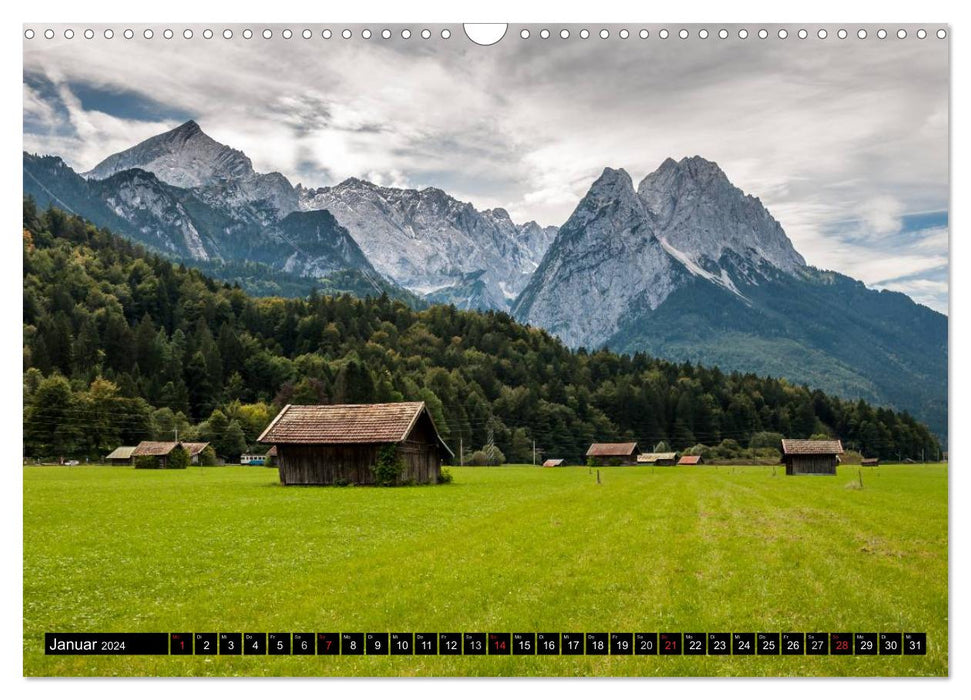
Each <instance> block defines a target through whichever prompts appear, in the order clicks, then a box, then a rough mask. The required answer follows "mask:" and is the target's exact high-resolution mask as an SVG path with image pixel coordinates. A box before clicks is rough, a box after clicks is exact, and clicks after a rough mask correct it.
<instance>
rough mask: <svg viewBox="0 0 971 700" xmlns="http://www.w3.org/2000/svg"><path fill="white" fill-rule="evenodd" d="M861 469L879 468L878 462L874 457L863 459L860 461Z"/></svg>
mask: <svg viewBox="0 0 971 700" xmlns="http://www.w3.org/2000/svg"><path fill="white" fill-rule="evenodd" d="M860 466H861V467H879V466H880V460H879V459H877V458H876V457H864V458H863V459H861V460H860Z"/></svg>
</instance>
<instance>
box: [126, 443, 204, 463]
mask: <svg viewBox="0 0 971 700" xmlns="http://www.w3.org/2000/svg"><path fill="white" fill-rule="evenodd" d="M208 446H209V443H208V442H157V441H154V440H142V441H141V442H140V443H138V445H137V446H136V447H135V449H134V450H132V453H131V457H132V459H134V458H136V457H154V458H155V463H156V465H157V466H158V468H159V469H165V468H166V467H167V466H168V460H169V455H171V454H172V450H174V449H175V448H176V447H181V448H182V449H183V450H185V451H186V453H187V454H188V455H189V464H199V455H200V454H201V453H202V451H203V450H204V449H206V448H207V447H208Z"/></svg>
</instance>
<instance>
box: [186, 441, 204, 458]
mask: <svg viewBox="0 0 971 700" xmlns="http://www.w3.org/2000/svg"><path fill="white" fill-rule="evenodd" d="M207 447H209V443H208V442H183V443H182V449H184V450H185V451H186V452H188V453H189V456H190V457H195V456H196V455H197V454H199V453H200V452H202V451H203V450H204V449H206V448H207Z"/></svg>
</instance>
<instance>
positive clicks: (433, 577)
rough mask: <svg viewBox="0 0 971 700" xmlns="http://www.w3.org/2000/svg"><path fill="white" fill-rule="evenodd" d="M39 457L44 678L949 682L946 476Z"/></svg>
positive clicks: (31, 597)
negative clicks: (776, 636)
mask: <svg viewBox="0 0 971 700" xmlns="http://www.w3.org/2000/svg"><path fill="white" fill-rule="evenodd" d="M595 471H596V470H593V471H591V470H588V469H587V468H586V467H578V468H560V469H541V468H534V467H526V466H521V467H519V466H517V467H501V468H453V469H452V473H453V474H454V476H455V479H454V483H452V484H448V485H441V486H423V487H406V488H397V489H382V488H366V487H347V488H337V487H325V488H314V487H304V488H298V487H283V486H281V485H280V484H279V483H278V479H277V475H276V471H275V470H273V469H266V468H262V467H222V468H189V469H187V470H184V471H153V470H137V471H136V470H134V469H131V468H124V467H72V468H60V467H27V468H24V470H23V478H24V485H23V486H24V674H25V675H28V676H50V675H67V676H74V675H78V676H88V675H97V676H113V675H136V676H144V675H148V676H155V675H159V676H171V675H177V676H181V675H185V676H203V675H206V676H210V675H211V676H223V675H267V676H273V675H282V676H290V675H299V676H317V675H334V676H414V675H417V676H429V675H431V676H441V675H465V676H533V675H538V676H560V675H568V676H573V675H595V676H608V675H610V676H685V675H688V676H722V675H731V676H736V675H742V676H751V675H755V676H763V675H764V676H806V675H838V676H841V675H852V676H856V675H860V676H912V675H918V676H939V675H947V672H948V656H947V614H948V604H947V602H948V588H947V580H948V579H947V575H948V568H947V545H948V529H947V469H946V467H944V466H939V465H933V466H930V465H928V466H923V465H916V466H883V467H880V468H879V469H870V470H866V469H865V470H862V478H863V488H859V485H858V479H859V473H861V472H860V471H859V470H858V468H857V467H840V469H839V474H838V475H837V476H836V477H786V476H784V475H783V473H782V471H781V470H776V472H775V475H773V469H772V467H711V466H708V467H679V468H660V467H659V468H654V469H651V468H647V467H629V468H604V469H601V470H600V473H601V481H602V483H600V484H597V483H596V476H595V474H594V472H595ZM54 631H61V632H70V631H78V632H81V631H83V632H110V631H118V632H122V631H124V632H178V631H182V632H230V631H231V632H322V631H339V632H346V631H354V632H422V631H427V632H464V631H479V632H497V631H501V632H545V631H551V632H611V631H624V632H640V631H645V632H666V631H671V632H743V631H744V632H759V631H773V632H777V631H778V632H785V631H800V632H817V631H820V632H844V631H845V632H864V631H865V632H882V631H899V632H904V631H913V632H926V633H927V638H928V654H927V655H926V656H905V657H879V656H877V657H862V656H858V657H853V656H850V657H838V656H828V657H812V656H803V657H732V656H728V657H704V656H700V657H693V656H682V657H670V656H661V657H656V656H654V657H651V656H637V657H629V656H627V657H625V656H604V657H591V656H586V657H584V656H558V657H543V656H538V657H461V656H458V657H445V656H440V657H433V656H412V657H404V656H398V657H323V656H320V657H301V656H293V657H202V656H196V657H184V656H171V657H135V656H128V657H125V656H121V657H92V656H88V657H84V656H74V657H67V656H45V655H44V654H43V651H42V648H43V635H44V632H54Z"/></svg>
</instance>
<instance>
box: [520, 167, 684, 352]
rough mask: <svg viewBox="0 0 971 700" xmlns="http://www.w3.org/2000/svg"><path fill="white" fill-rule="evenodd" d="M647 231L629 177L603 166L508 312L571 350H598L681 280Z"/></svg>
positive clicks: (648, 220)
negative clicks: (624, 323)
mask: <svg viewBox="0 0 971 700" xmlns="http://www.w3.org/2000/svg"><path fill="white" fill-rule="evenodd" d="M652 230H653V217H652V215H651V212H650V211H649V210H648V208H647V207H646V206H645V205H644V203H643V202H642V201H641V200H640V198H639V197H638V196H637V193H636V192H634V185H633V182H632V181H631V178H630V176H629V175H628V174H627V173H626V172H624V171H623V170H612V169H610V168H607V169H606V170H604V172H603V175H601V176H600V178H599V179H598V180H597V181H596V182H595V183H594V184H593V186H592V187H591V188H590V191H589V192H588V193H587V195H586V197H584V198H583V200H582V201H581V202H580V204H579V206H578V207H577V208H576V210H575V211H574V212H573V215H572V216H571V217H570V218H569V219H568V220H567V222H566V223H565V224H564V225H563V226H562V227H561V228H560V231H559V233H558V234H557V237H556V239H555V240H554V242H553V244H552V246H551V248H550V250H549V252H548V253H547V255H546V257H545V258H544V259H543V262H542V264H541V265H540V267H539V269H538V270H537V271H536V273H535V274H534V275H533V278H532V280H531V281H530V283H529V285H528V286H527V287H526V289H525V290H524V291H523V293H522V295H521V296H520V297H519V299H518V300H517V302H516V305H515V306H514V308H513V314H514V315H515V316H516V317H517V318H518V319H520V320H522V321H524V322H527V323H530V324H532V325H536V326H540V327H542V328H545V329H547V330H549V331H550V332H552V333H555V334H556V335H558V336H559V337H560V338H562V339H563V341H564V342H566V343H567V344H568V345H571V346H573V347H577V346H581V345H583V346H587V347H596V346H599V345H602V344H603V343H604V342H605V341H606V340H607V339H608V338H609V337H610V336H612V335H613V334H614V333H615V332H616V331H617V330H618V328H619V325H620V323H621V322H622V320H623V319H624V318H625V317H627V316H629V315H631V314H639V313H640V312H641V311H643V310H648V309H655V308H657V306H658V305H659V304H661V302H663V301H664V299H665V298H666V297H667V295H668V294H670V293H671V291H673V290H674V289H676V288H677V286H678V284H679V283H680V282H681V281H682V280H683V279H684V277H685V276H686V272H685V270H684V268H683V266H681V265H680V264H678V262H677V261H676V260H675V259H673V258H672V256H671V255H670V254H668V253H667V251H665V249H664V247H663V246H662V245H661V243H660V241H659V240H658V239H657V238H656V237H655V236H654V234H653V232H652Z"/></svg>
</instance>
